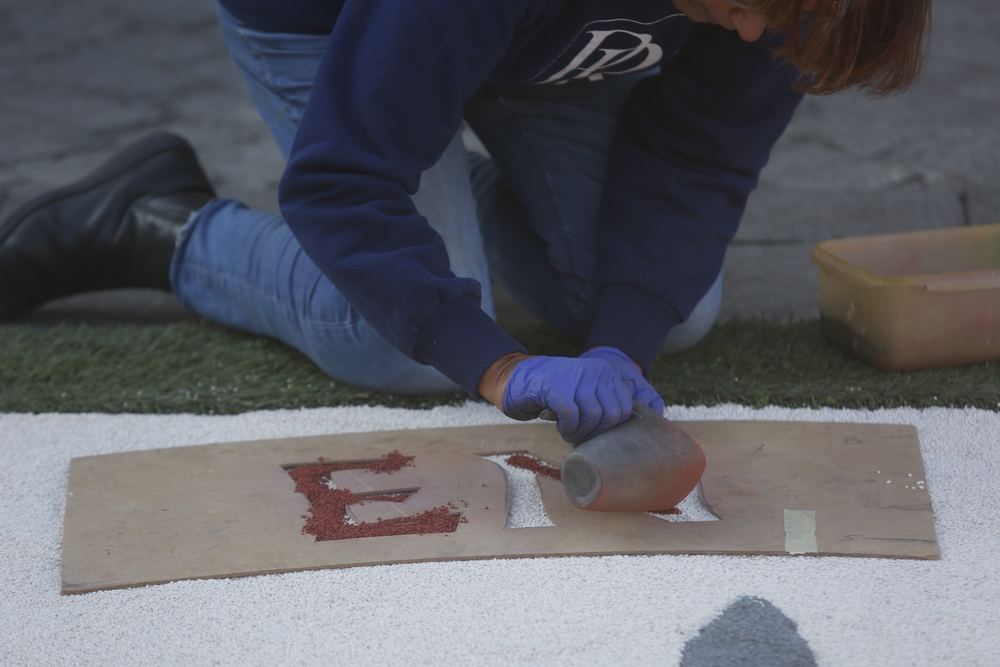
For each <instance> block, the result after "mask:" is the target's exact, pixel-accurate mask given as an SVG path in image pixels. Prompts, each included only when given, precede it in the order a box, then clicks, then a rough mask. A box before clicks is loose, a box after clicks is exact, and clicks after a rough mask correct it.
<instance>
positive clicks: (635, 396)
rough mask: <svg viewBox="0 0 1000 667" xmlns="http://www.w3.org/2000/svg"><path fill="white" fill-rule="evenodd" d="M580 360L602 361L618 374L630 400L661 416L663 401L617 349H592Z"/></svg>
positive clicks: (629, 359)
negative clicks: (630, 397) (629, 394)
mask: <svg viewBox="0 0 1000 667" xmlns="http://www.w3.org/2000/svg"><path fill="white" fill-rule="evenodd" d="M580 358H581V359H604V361H606V362H608V364H610V365H611V368H613V369H614V370H615V372H617V373H618V375H619V377H621V379H622V382H624V383H625V386H626V387H627V388H628V390H629V392H630V393H631V394H632V400H633V401H635V402H637V403H642V404H643V405H645V406H646V407H647V408H649V409H650V410H652V411H654V412H656V413H657V414H660V415H662V414H663V399H662V398H660V395H659V394H658V393H656V390H655V389H653V386H652V385H651V384H649V382H647V381H646V378H645V377H643V375H642V371H641V370H639V367H638V366H636V364H635V362H634V361H632V358H631V357H629V356H628V355H627V354H625V353H624V352H622V351H621V350H619V349H618V348H617V347H610V346H608V347H594V348H591V349H589V350H587V351H586V352H584V353H583V354H581V355H580Z"/></svg>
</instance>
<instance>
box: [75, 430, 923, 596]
mask: <svg viewBox="0 0 1000 667" xmlns="http://www.w3.org/2000/svg"><path fill="white" fill-rule="evenodd" d="M678 425H679V426H680V427H681V428H682V429H684V430H685V431H686V432H687V433H689V434H690V435H691V436H692V437H693V438H694V439H695V440H696V441H698V443H699V444H700V445H701V446H702V448H703V449H704V450H705V453H706V455H707V457H708V467H707V469H706V471H705V475H704V477H703V479H702V483H701V493H702V498H703V501H704V502H705V504H706V506H707V507H708V508H709V509H711V510H712V512H713V513H715V514H716V515H717V516H718V517H719V518H720V519H721V520H720V521H705V522H682V523H669V522H666V521H663V520H661V519H658V518H656V517H654V516H651V515H648V514H645V513H601V512H587V511H584V510H580V509H577V508H575V507H573V506H572V505H571V504H570V502H569V500H568V499H567V498H566V495H565V493H564V491H563V489H562V485H561V484H560V483H559V482H556V481H553V480H551V479H548V478H545V477H540V476H536V480H537V482H538V485H539V488H540V490H541V496H542V502H543V504H544V506H545V511H546V513H547V514H548V516H549V518H550V519H551V520H552V522H553V523H555V524H556V525H555V526H554V527H546V528H505V527H504V525H505V524H506V519H507V484H506V477H505V474H504V472H503V469H502V468H500V467H499V466H498V465H496V464H494V463H493V462H491V461H488V460H486V459H484V458H482V457H483V456H485V455H492V454H498V453H515V452H524V453H527V454H530V455H533V456H536V457H538V458H539V459H542V460H543V461H546V462H548V463H550V464H552V465H555V466H558V465H559V464H560V462H561V461H562V458H563V456H565V454H566V453H567V452H568V451H569V445H567V444H566V443H564V442H563V441H562V440H561V439H560V438H559V436H558V434H557V433H556V430H555V428H554V427H553V426H552V425H551V424H532V425H521V424H512V425H503V426H474V427H461V428H442V429H428V430H412V431H391V432H384V431H383V432H374V433H355V434H346V435H330V436H319V437H306V438H292V439H282V440H261V441H253V442H236V443H225V444H215V445H205V446H197V447H180V448H175V449H160V450H151V451H138V452H128V453H123V454H109V455H104V456H90V457H84V458H76V459H73V461H72V463H71V465H70V471H69V485H68V489H67V498H66V517H65V527H64V533H63V555H62V582H63V583H62V592H63V593H64V594H69V593H86V592H89V591H95V590H101V589H109V588H124V587H130V586H141V585H145V584H153V583H163V582H168V581H175V580H182V579H201V578H211V577H234V576H245V575H251V574H264V573H274V572H289V571H295V570H308V569H321V568H332V567H351V566H358V565H373V564H383V563H404V562H419V561H433V560H452V559H470V558H515V557H535V556H566V555H601V554H767V555H789V554H795V555H798V554H807V555H819V556H833V555H839V556H880V557H890V558H919V559H933V558H938V557H939V551H938V544H937V538H936V535H935V531H934V515H933V512H932V509H931V500H930V495H929V493H928V491H927V490H926V485H925V483H924V479H925V478H924V468H923V461H922V460H921V456H920V447H919V443H918V440H917V432H916V429H915V428H913V427H912V426H892V425H862V424H825V423H823V424H821V423H799V422H736V421H725V422H721V421H716V422H712V421H704V422H679V423H678ZM393 450H398V451H399V452H401V453H402V454H404V455H406V456H408V457H413V459H412V463H413V466H412V467H406V468H403V469H402V470H399V471H397V472H395V473H393V474H391V475H388V474H376V473H373V472H370V471H364V470H345V471H341V472H339V473H336V475H338V477H337V480H336V481H337V483H338V484H340V485H343V486H344V487H348V488H350V490H351V491H352V492H355V493H362V492H369V493H370V492H373V491H383V492H388V491H392V490H398V489H411V490H412V489H417V491H416V492H414V493H413V494H412V496H410V497H409V498H408V499H407V500H406V501H405V502H403V503H386V505H387V506H388V505H391V506H392V507H391V508H382V507H378V506H377V505H378V504H377V503H372V505H375V507H370V508H367V509H366V510H362V512H361V513H362V514H364V515H365V516H367V515H369V514H371V515H374V514H376V513H378V515H379V516H390V515H393V516H396V515H405V514H407V513H409V514H411V515H412V514H418V513H420V512H422V511H424V510H426V509H428V508H431V507H439V506H441V505H443V504H445V503H448V502H451V503H452V504H453V505H454V506H455V507H457V508H459V510H458V511H460V512H461V514H462V518H463V520H464V522H463V523H460V524H459V525H458V527H457V529H456V530H455V531H454V532H451V533H439V534H429V535H401V536H391V537H364V538H355V539H346V540H329V541H317V540H316V538H315V537H314V536H312V535H304V534H303V533H302V527H303V525H304V524H305V519H304V518H303V515H306V514H307V513H308V512H309V504H308V502H307V500H306V499H305V497H304V496H303V495H301V494H299V493H296V492H295V482H294V481H293V480H292V478H291V477H290V476H289V475H288V473H287V469H288V468H289V467H292V466H295V465H302V464H308V463H315V462H316V461H317V460H318V459H319V458H320V457H323V458H324V459H326V460H327V462H339V461H366V460H373V459H379V458H381V457H384V456H385V455H386V454H388V453H389V452H391V451H393ZM918 482H920V484H919V485H918ZM907 487H910V488H907ZM366 507H367V506H366Z"/></svg>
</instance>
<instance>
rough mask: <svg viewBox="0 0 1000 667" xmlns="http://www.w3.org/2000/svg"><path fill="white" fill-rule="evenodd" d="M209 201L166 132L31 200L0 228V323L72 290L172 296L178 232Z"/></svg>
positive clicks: (191, 157)
mask: <svg viewBox="0 0 1000 667" xmlns="http://www.w3.org/2000/svg"><path fill="white" fill-rule="evenodd" d="M214 198H215V191H214V190H213V189H212V186H211V184H210V183H209V182H208V178H207V177H206V176H205V172H204V171H202V168H201V165H199V164H198V158H197V157H196V156H195V153H194V149H192V148H191V145H190V144H188V142H187V141H185V140H184V139H182V138H181V137H179V136H177V135H175V134H169V133H158V134H153V135H150V136H148V137H146V138H144V139H141V140H139V141H137V142H136V143H134V144H132V145H131V146H128V147H127V148H125V149H123V150H122V151H120V152H119V153H117V154H115V155H114V156H112V157H111V159H109V160H108V161H107V162H105V163H104V164H103V165H101V166H100V167H98V168H97V169H96V170H95V171H93V172H91V173H90V174H89V175H87V176H86V177H84V178H83V179H81V180H79V181H77V182H76V183H73V184H71V185H68V186H66V187H63V188H59V189H58V190H53V191H52V192H48V193H46V194H44V195H41V196H39V197H36V198H35V199H33V200H31V201H29V202H28V203H27V204H25V205H24V206H22V207H21V208H19V209H18V210H16V211H15V212H14V213H13V214H12V215H11V216H10V217H8V218H7V219H6V220H4V221H3V223H2V224H0V318H6V317H13V316H15V315H19V314H21V313H24V312H26V311H28V310H31V309H32V308H35V307H36V306H39V305H41V304H42V303H44V302H46V301H48V300H50V299H55V298H57V297H60V296H68V295H70V294H76V293H79V292H88V291H92V290H101V289H113V288H120V287H153V288H157V289H162V290H166V291H170V277H169V269H170V260H171V258H172V257H173V253H174V246H175V244H176V241H177V234H178V233H179V232H180V229H181V227H183V225H184V223H185V222H186V221H187V219H188V216H190V214H191V213H192V212H194V211H197V210H198V209H200V208H201V207H202V206H204V205H205V204H207V203H208V202H209V201H211V200H212V199H214Z"/></svg>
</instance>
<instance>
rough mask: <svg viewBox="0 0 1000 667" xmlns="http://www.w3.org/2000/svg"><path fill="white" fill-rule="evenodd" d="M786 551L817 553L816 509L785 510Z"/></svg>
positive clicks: (792, 552)
mask: <svg viewBox="0 0 1000 667" xmlns="http://www.w3.org/2000/svg"><path fill="white" fill-rule="evenodd" d="M785 551H787V552H788V553H790V554H814V553H816V551H817V548H816V512H815V511H813V510H785Z"/></svg>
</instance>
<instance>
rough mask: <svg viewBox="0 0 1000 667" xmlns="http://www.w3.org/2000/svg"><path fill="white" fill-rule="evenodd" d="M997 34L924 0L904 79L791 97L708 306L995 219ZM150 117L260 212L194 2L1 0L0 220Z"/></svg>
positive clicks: (774, 290) (972, 6) (117, 304)
mask: <svg viewBox="0 0 1000 667" xmlns="http://www.w3.org/2000/svg"><path fill="white" fill-rule="evenodd" d="M998 35H1000V4H998V3H997V2H996V1H995V0H948V2H939V3H937V4H936V6H935V7H934V28H933V36H932V50H931V58H930V62H929V65H928V67H927V70H926V72H925V74H924V76H923V78H922V80H921V82H920V83H919V84H918V85H917V86H916V87H915V88H914V89H913V90H912V91H911V92H909V93H907V94H905V95H903V96H900V97H894V98H890V99H886V100H882V101H871V100H868V99H865V98H863V97H859V96H857V95H856V94H853V93H849V94H841V95H836V96H832V97H825V98H808V99H807V100H806V101H805V102H804V103H803V104H802V106H801V107H800V108H799V110H798V112H797V114H796V116H795V119H794V120H793V122H792V125H791V127H790V128H789V129H788V131H787V132H786V133H785V135H784V137H783V138H782V139H781V141H780V142H779V143H778V145H777V146H776V148H775V150H774V153H773V156H772V159H771V162H770V164H769V165H768V167H767V168H766V169H765V171H764V173H763V174H762V178H761V185H760V188H759V190H758V191H757V192H755V193H754V195H753V197H752V198H751V201H750V205H749V207H748V210H747V213H746V216H745V219H744V222H743V225H742V227H741V229H740V232H739V234H738V235H737V238H736V240H735V242H734V243H733V245H732V246H731V248H730V251H729V253H728V256H727V260H726V276H725V279H726V292H725V297H724V300H723V307H722V317H723V318H731V317H735V316H743V317H748V316H757V315H764V316H767V317H773V318H782V319H784V318H788V317H813V316H816V315H817V314H818V306H817V283H816V271H815V268H814V266H813V265H812V262H811V261H810V260H809V256H808V253H809V250H810V249H811V248H812V247H813V246H814V245H815V244H816V242H818V241H820V240H823V239H828V238H835V237H843V236H855V235H863V234H873V233H884V232H892V231H906V230H914V229H925V228H932V227H947V226H954V225H966V224H982V223H991V222H1000V39H998ZM154 130H172V131H175V132H178V133H180V134H182V135H184V136H185V137H187V138H188V139H189V140H190V141H191V142H192V143H193V144H194V146H195V147H196V149H197V150H198V152H199V154H200V156H201V159H202V162H203V163H204V165H205V167H206V169H207V171H208V173H209V175H210V176H211V178H212V180H213V182H214V183H215V186H216V188H217V190H218V191H219V192H220V194H222V195H223V196H227V197H236V198H239V199H242V200H243V201H245V202H247V203H248V204H250V205H251V206H254V207H257V208H262V209H265V210H271V211H275V210H277V202H276V188H277V183H278V180H279V178H280V175H281V171H282V167H283V164H282V160H281V157H280V156H279V154H278V151H277V149H276V148H275V146H274V144H273V142H272V140H271V137H270V135H269V134H268V131H267V129H266V128H265V127H264V125H263V123H262V122H261V121H260V120H259V119H258V117H257V115H256V112H255V111H254V109H253V106H252V105H251V103H250V101H249V98H248V97H247V94H246V92H245V90H244V88H243V83H242V80H241V77H240V74H239V72H238V70H237V69H236V66H235V65H234V64H233V63H232V62H231V61H230V59H229V57H228V55H227V53H226V52H225V49H224V47H223V45H222V40H221V38H220V36H219V32H218V27H217V23H216V18H215V15H214V9H213V6H212V3H211V2H210V1H209V0H169V1H168V2H162V1H155V0H83V1H80V0H76V1H73V0H31V2H24V1H23V0H0V217H3V216H6V215H7V214H9V213H10V212H11V211H12V210H13V209H14V208H16V207H17V206H18V205H20V204H21V203H23V202H24V201H26V200H27V199H29V198H31V197H33V196H34V195H37V194H39V193H41V192H44V191H46V190H48V189H51V188H53V187H57V186H59V185H62V184H65V183H66V182H68V181H71V180H74V179H76V178H78V177H80V176H82V175H83V174H84V173H86V172H87V171H88V170H90V169H91V168H93V167H95V166H96V165H97V164H99V163H100V162H101V161H103V160H104V159H105V158H106V157H107V156H108V155H109V154H110V153H112V152H113V151H115V150H116V149H118V148H121V147H123V146H124V145H126V144H128V143H129V142H131V141H133V140H134V139H136V138H138V137H140V136H142V135H143V134H145V133H148V132H150V131H154ZM504 314H506V316H507V318H508V319H516V318H517V317H518V312H517V310H516V309H512V308H511V306H510V304H507V305H506V306H505V311H504V312H502V313H501V315H502V316H503V315H504ZM189 317H191V315H190V314H188V313H186V312H185V311H184V310H183V309H181V308H180V306H178V305H177V304H176V302H174V301H173V299H172V298H171V297H170V296H169V295H166V294H159V293H152V292H148V291H138V290H124V291H115V292H111V293H101V294H97V295H85V296H78V297H72V298H69V299H63V300H60V301H58V302H54V303H52V304H49V305H47V306H45V307H44V308H42V309H40V310H39V311H36V312H35V313H34V314H32V315H31V316H30V317H29V318H28V319H29V320H30V321H34V322H38V323H47V322H54V321H60V320H64V319H68V320H70V321H81V320H82V321H109V320H110V321H146V322H165V321H175V320H178V319H185V318H189Z"/></svg>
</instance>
